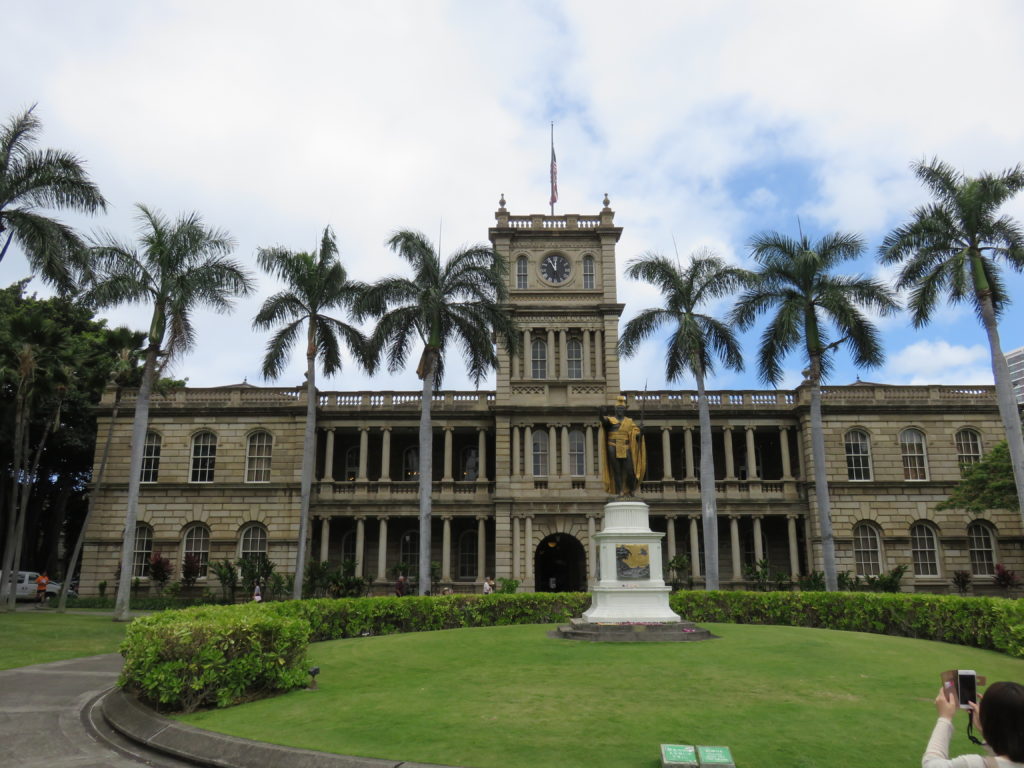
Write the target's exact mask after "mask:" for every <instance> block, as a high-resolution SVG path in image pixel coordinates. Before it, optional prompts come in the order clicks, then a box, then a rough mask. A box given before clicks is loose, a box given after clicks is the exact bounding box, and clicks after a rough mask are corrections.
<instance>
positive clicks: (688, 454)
mask: <svg viewBox="0 0 1024 768" xmlns="http://www.w3.org/2000/svg"><path fill="white" fill-rule="evenodd" d="M683 456H684V458H685V461H686V479H687V480H693V479H694V478H695V477H697V473H696V472H694V471H693V427H684V428H683Z"/></svg>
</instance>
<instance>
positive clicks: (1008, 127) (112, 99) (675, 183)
mask: <svg viewBox="0 0 1024 768" xmlns="http://www.w3.org/2000/svg"><path fill="white" fill-rule="evenodd" d="M4 27H5V34H4V48H5V54H6V55H5V59H6V62H7V63H6V65H5V77H4V80H3V85H2V87H0V120H3V121H6V120H7V119H9V117H10V116H12V115H14V114H16V113H18V112H20V111H22V110H24V109H25V108H27V107H29V106H31V105H32V104H36V105H37V106H36V114H37V115H38V117H39V118H40V119H41V121H42V122H43V134H42V140H41V142H40V145H41V146H43V147H56V148H60V149H65V150H69V151H72V152H74V153H75V154H76V155H78V156H79V157H80V158H82V159H83V160H84V161H85V162H86V165H87V169H88V172H89V173H90V175H91V177H92V178H93V180H94V181H95V182H96V183H97V184H99V186H100V188H101V190H102V192H103V194H104V195H105V196H106V198H107V200H108V201H109V210H108V211H107V213H106V214H104V215H100V216H96V217H84V216H78V215H74V214H69V213H66V212H64V213H60V214H58V217H59V218H62V219H63V220H65V221H67V222H69V223H71V224H72V225H74V226H76V227H78V228H79V229H80V230H81V231H82V232H84V233H87V234H88V233H100V232H108V233H112V234H114V235H115V236H117V237H119V238H122V239H132V238H133V237H134V235H135V232H136V226H137V223H136V221H135V218H134V216H135V209H134V206H135V204H136V203H144V204H146V205H147V206H150V207H152V208H156V209H158V210H160V211H163V212H164V213H165V214H167V215H168V216H171V217H174V216H177V215H178V214H180V213H187V212H191V211H197V212H199V213H200V214H201V215H202V217H203V219H204V221H205V222H206V223H207V224H208V225H210V226H212V227H216V228H219V229H223V230H226V231H227V232H229V233H230V234H231V235H232V236H233V237H234V238H235V240H236V243H237V247H236V249H235V251H234V256H235V258H237V259H238V260H239V261H240V262H241V263H242V264H244V265H246V266H247V267H248V268H250V269H251V270H252V271H253V273H254V274H257V275H258V286H259V287H258V290H257V292H256V294H255V295H254V296H252V297H251V298H248V299H245V300H241V301H238V302H237V304H236V308H235V311H234V312H233V313H232V314H230V315H227V316H221V315H215V314H211V313H208V312H198V313H197V314H196V316H195V323H196V327H197V330H198V334H199V337H198V343H197V344H196V346H195V348H194V349H193V350H192V351H191V353H190V354H188V355H187V356H186V357H184V358H182V359H180V360H178V361H177V362H176V364H175V366H174V369H173V371H172V373H173V375H175V376H176V377H180V378H187V379H188V381H189V384H190V385H191V386H218V385H224V384H232V383H238V382H240V381H242V380H248V381H249V383H252V384H258V385H268V386H295V385H298V384H300V383H301V382H302V378H303V375H302V372H303V369H304V360H303V359H302V356H301V353H302V351H301V350H300V349H296V350H295V351H294V354H293V358H292V362H291V364H290V366H289V367H288V369H287V370H286V371H285V373H284V374H283V375H282V377H281V378H280V379H278V380H276V381H273V382H268V381H265V380H264V379H262V378H261V377H260V367H261V360H262V357H263V353H264V349H265V345H266V342H267V338H268V334H266V333H261V332H254V331H253V330H252V329H251V321H252V317H253V316H254V315H255V314H256V312H257V311H258V309H259V306H260V304H261V303H262V302H263V300H264V299H265V298H266V297H267V296H269V295H271V294H272V293H274V292H276V291H277V290H279V289H280V286H279V285H276V284H275V283H274V281H273V280H271V279H270V278H269V277H268V276H267V275H265V274H259V270H258V268H257V266H256V259H255V254H256V251H257V249H258V248H260V247H267V246H278V245H280V246H284V247H286V248H289V249H291V250H295V251H302V250H312V249H314V248H315V247H317V245H318V244H319V240H320V235H321V233H322V231H323V229H324V227H325V226H327V225H330V226H331V227H332V228H333V229H334V231H335V233H336V236H337V241H338V247H339V251H340V254H341V259H342V262H343V264H344V265H345V266H346V268H347V269H348V272H349V276H350V277H351V278H353V279H357V280H364V281H373V280H376V279H378V278H380V277H383V276H385V275H392V274H397V273H400V272H401V270H402V264H401V263H400V262H399V260H398V259H397V258H396V257H395V256H393V255H392V254H391V253H390V252H389V251H388V249H387V247H386V245H385V241H386V239H387V238H388V236H389V235H390V234H391V233H392V232H393V231H395V230H398V229H416V230H420V231H422V232H424V233H426V234H427V236H428V237H429V238H430V239H431V240H433V241H434V242H438V241H439V242H440V250H441V252H442V253H448V252H450V251H452V250H453V249H455V248H457V247H459V246H461V245H467V244H473V243H480V242H486V240H487V228H488V227H489V226H491V225H492V224H493V223H494V212H495V210H496V209H497V207H498V199H499V197H500V196H501V195H502V194H504V196H505V198H506V200H507V207H508V210H509V212H510V213H512V214H529V213H544V212H547V210H548V208H547V202H548V194H549V186H548V185H549V179H548V164H549V156H550V147H549V142H550V125H551V122H552V121H553V122H554V123H555V148H556V151H557V153H558V185H559V202H558V204H557V205H556V208H555V213H556V214H558V213H583V214H596V213H597V212H598V211H599V210H600V208H601V200H602V198H603V196H604V195H605V193H607V194H608V196H609V198H610V199H611V207H612V209H613V210H614V211H615V223H616V224H617V225H618V226H621V227H623V235H622V239H621V240H620V242H619V245H618V264H617V269H618V273H619V281H618V299H619V301H620V302H622V303H624V304H625V306H626V308H625V311H624V313H623V321H626V320H628V319H629V318H630V317H632V316H633V315H635V314H636V313H637V312H638V311H640V310H641V309H643V308H645V307H650V306H656V305H658V304H659V303H660V295H659V294H658V292H657V291H656V290H655V289H653V288H651V287H650V286H645V285H643V284H638V283H635V282H632V281H628V280H627V279H625V278H624V277H623V276H622V273H623V270H624V268H625V265H626V263H627V262H628V260H629V259H631V258H634V257H636V256H638V255H640V254H643V253H646V252H650V251H653V252H658V253H663V254H666V255H670V256H671V255H674V254H675V253H678V254H679V256H680V257H681V258H682V259H683V260H684V261H685V259H686V258H687V256H688V255H689V254H690V253H693V252H694V251H697V250H698V249H701V248H711V249H713V250H714V251H716V252H717V253H718V254H719V255H721V256H722V257H723V258H725V259H727V260H728V261H730V262H732V263H735V264H737V265H741V266H746V267H752V266H753V263H752V262H751V260H750V259H749V256H748V243H749V240H750V238H751V236H752V235H754V234H756V233H759V232H763V231H766V230H777V231H779V232H782V233H784V234H787V235H792V236H796V235H797V234H798V232H799V231H801V230H802V231H803V232H804V233H805V234H807V235H809V236H810V237H812V238H815V239H816V238H818V237H820V236H822V235H824V234H827V233H831V232H836V231H842V232H853V233H858V234H860V235H861V236H862V237H863V238H864V240H865V242H866V243H867V249H866V251H865V254H864V257H863V258H862V259H861V260H859V261H856V262H850V263H849V265H848V269H847V270H846V271H848V272H849V273H851V274H854V273H857V274H864V275H872V276H876V277H878V278H880V279H883V280H886V281H888V282H890V283H891V282H892V279H893V277H894V274H895V271H894V270H893V269H892V268H885V269H883V268H882V267H881V266H880V265H879V264H878V262H877V260H876V258H875V254H876V251H877V248H878V246H879V244H880V243H881V242H882V240H883V238H884V237H885V235H886V233H887V232H889V231H890V230H891V229H892V228H893V227H896V226H898V225H900V224H901V223H904V222H906V221H907V220H908V218H909V215H910V212H911V211H912V210H913V209H914V208H915V207H916V206H918V205H921V204H923V203H925V202H927V200H928V196H927V194H926V192H925V190H924V189H923V188H922V187H921V186H920V184H919V183H918V181H917V180H916V179H915V177H914V176H913V173H912V171H911V169H910V164H911V162H912V161H919V160H924V159H930V158H932V157H939V158H941V159H943V160H945V161H946V162H948V163H950V164H951V165H953V166H955V167H956V168H958V169H960V170H962V171H964V172H966V173H968V174H977V173H980V172H982V171H1000V170H1003V169H1006V168H1010V167H1012V166H1014V165H1016V164H1017V163H1019V162H1022V161H1024V100H1022V99H1020V98H1019V94H1020V83H1021V76H1022V74H1024V47H1022V46H1021V45H1020V40H1021V36H1022V34H1024V5H1022V4H1020V3H1017V2H1013V1H1012V0H1006V1H996V0H978V2H974V3H970V4H968V3H963V2H961V1H960V0H922V1H921V2H917V1H915V0H901V1H900V2H892V0H884V1H882V2H875V1H873V0H863V1H861V2H857V3H824V2H820V0H808V1H807V2H803V1H797V0H773V2H770V3H765V2H757V1H756V0H749V1H740V0H720V1H718V2H710V1H709V2H692V1H689V0H675V1H674V2H644V1H643V0H641V1H639V2H637V1H635V2H632V3H629V4H623V3H613V2H604V1H603V0H581V1H580V2H576V1H575V0H568V1H562V2H555V1H553V0H543V1H542V0H537V1H536V2H516V3H512V2H505V3H481V2H472V1H471V0H464V1H463V0H452V1H450V2H441V1H432V2H427V3H412V2H389V3H354V2H327V1H326V0H324V1H322V2H303V1H302V0H293V1H292V2H289V3H287V4H282V3H280V2H261V1H254V0H244V1H235V0H230V1H229V0H218V2H215V3H211V2H208V1H205V2H202V1H200V0H194V1H193V0H188V1H186V0H180V1H177V2H169V1H168V0H153V2H146V3H128V2H112V1H109V0H93V2H89V3H80V2H71V1H70V0H51V1H50V2H45V3H18V4H11V5H10V6H9V7H8V8H7V9H6V11H5V13H4ZM1005 212H1006V213H1007V214H1009V215H1012V216H1014V217H1016V218H1017V219H1018V220H1024V195H1021V196H1020V197H1019V198H1017V199H1016V200H1014V201H1012V202H1011V203H1009V204H1007V206H1006V208H1005ZM29 273H30V270H29V267H28V265H27V262H26V261H25V259H24V257H23V255H22V254H21V253H20V252H18V250H17V248H16V247H13V246H12V248H11V250H10V251H9V253H8V255H7V257H6V258H5V259H4V260H3V262H2V263H0V285H8V284H10V283H12V282H14V281H15V280H19V279H22V278H24V277H26V276H28V275H29ZM1007 281H1008V286H1009V290H1010V293H1011V295H1015V296H1017V297H1019V299H1018V304H1017V305H1015V306H1012V307H1011V308H1010V309H1009V311H1007V313H1006V314H1005V316H1004V317H1003V319H1002V323H1001V327H1000V332H1001V334H1002V344H1003V348H1004V350H1006V351H1009V350H1012V349H1015V348H1017V347H1020V346H1024V330H1022V329H1024V308H1022V306H1021V304H1024V298H1020V297H1024V277H1022V276H1021V275H1018V274H1013V273H1010V274H1009V275H1008V277H1007ZM31 288H32V290H34V291H36V292H37V293H39V294H40V295H49V294H50V292H49V290H48V289H47V288H46V287H45V286H44V285H42V284H41V283H40V282H39V281H38V280H34V281H33V282H32V284H31ZM708 309H709V311H710V312H711V313H713V314H716V315H719V316H722V315H724V314H725V313H726V312H727V311H728V309H729V303H728V302H723V303H721V304H718V305H715V306H712V307H709V308H708ZM103 316H104V317H106V318H108V319H109V322H110V323H111V324H112V325H116V324H127V325H130V326H132V327H134V328H137V329H145V328H146V327H147V326H148V318H149V311H148V310H147V309H146V308H143V307H124V308H120V309H117V310H113V311H108V312H105V313H103ZM879 326H880V329H881V332H882V334H883V337H884V340H885V346H886V354H887V357H886V362H885V364H884V365H883V366H882V367H881V368H876V369H868V370H858V369H856V368H855V367H854V366H853V365H852V362H851V360H850V358H849V355H848V354H847V353H845V352H840V354H839V356H838V357H837V359H836V364H835V369H834V372H833V374H832V376H831V379H830V382H831V383H834V384H848V383H851V382H853V381H855V380H856V378H857V377H858V376H859V377H860V378H862V379H864V380H867V381H877V382H885V383H889V384H906V385H910V384H925V383H929V384H964V385H968V384H991V383H992V372H991V367H990V361H989V352H988V345H987V342H986V339H985V335H984V333H983V331H982V329H981V327H980V325H979V324H978V322H977V319H976V318H975V316H974V314H973V312H972V311H971V310H970V308H969V307H965V306H959V307H948V306H945V307H943V308H942V309H941V311H939V312H937V313H936V316H935V318H934V320H933V322H932V323H931V324H930V325H929V326H927V327H925V328H922V329H919V330H915V329H913V328H912V327H911V324H910V322H909V318H908V316H907V315H906V313H900V314H899V315H897V316H894V317H890V318H883V319H880V320H879ZM760 332H761V326H758V327H756V328H754V329H753V330H752V331H750V332H748V333H747V334H745V335H743V336H742V341H743V344H744V351H745V355H746V358H747V360H748V365H747V370H746V371H744V372H742V373H734V372H731V371H721V370H720V371H719V372H718V373H717V375H715V376H714V377H712V378H711V379H710V381H709V382H708V387H709V388H711V389H763V388H765V385H764V384H763V383H762V382H761V381H760V380H759V378H758V375H757V370H756V364H755V362H754V361H755V360H756V349H757V343H758V338H759V336H760ZM415 365H416V359H415V356H414V359H412V360H411V361H410V365H409V370H407V371H404V372H401V373H398V374H387V373H385V374H377V375H376V376H374V377H372V378H371V377H369V376H367V375H366V374H365V373H363V372H362V371H361V370H360V369H359V368H358V367H357V366H356V365H355V364H353V363H351V362H347V363H346V365H345V367H344V369H343V370H342V372H341V373H340V374H338V375H335V376H333V377H330V378H325V377H322V376H321V377H320V378H319V379H318V385H319V387H320V388H321V389H328V390H361V389H371V390H380V389H394V390H418V389H419V382H418V380H417V379H416V377H415V372H414V370H413V369H414V368H415ZM664 367H665V366H664V348H663V346H662V345H661V344H660V343H658V342H657V341H651V342H650V343H648V344H647V345H646V346H645V347H644V348H643V349H642V350H641V351H640V353H639V354H638V355H637V359H636V364H632V363H631V364H630V365H628V366H625V367H624V369H623V374H622V382H621V384H622V387H623V388H624V389H643V388H645V387H646V388H648V389H651V390H657V389H664V388H682V389H686V388H692V387H693V386H694V384H693V380H692V378H684V379H682V380H680V381H677V382H674V383H668V382H666V381H665V376H664ZM803 367H804V362H803V361H802V360H801V359H800V357H799V356H797V355H794V356H791V357H788V358H787V359H786V360H785V361H784V363H783V368H784V370H785V377H784V381H783V382H782V385H781V386H782V387H783V388H786V387H792V386H795V385H796V384H798V383H799V381H800V379H801V376H800V373H799V372H800V370H801V369H802V368H803ZM491 386H493V376H492V377H491V379H490V380H488V381H485V382H483V383H482V384H481V387H482V388H487V387H491ZM444 388H445V389H471V388H473V384H472V383H471V382H470V381H469V380H468V378H467V377H466V376H465V374H464V372H463V370H462V366H461V365H460V364H459V362H458V360H457V359H455V360H452V361H451V362H449V364H448V366H447V375H446V379H445V381H444Z"/></svg>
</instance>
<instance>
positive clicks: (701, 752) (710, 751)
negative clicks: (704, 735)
mask: <svg viewBox="0 0 1024 768" xmlns="http://www.w3.org/2000/svg"><path fill="white" fill-rule="evenodd" d="M697 756H698V757H699V758H700V764H701V765H702V766H704V765H716V766H720V767H721V768H736V763H734V762H733V761H732V752H730V751H729V748H728V747H697Z"/></svg>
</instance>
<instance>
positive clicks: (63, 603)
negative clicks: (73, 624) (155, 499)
mask: <svg viewBox="0 0 1024 768" xmlns="http://www.w3.org/2000/svg"><path fill="white" fill-rule="evenodd" d="M120 406H121V387H117V389H116V390H115V391H114V409H113V411H112V412H111V414H110V425H109V426H108V427H107V439H106V442H105V443H104V444H103V456H102V457H100V468H99V471H98V472H97V473H96V485H94V486H93V490H92V493H90V494H89V497H88V504H89V509H88V511H87V512H86V513H85V520H84V522H83V523H82V529H81V530H80V531H79V532H78V539H76V540H75V549H74V551H73V552H72V553H71V561H70V562H69V563H68V570H67V573H65V574H64V583H63V584H61V586H60V602H59V603H58V604H57V613H64V611H66V610H67V605H68V589H70V588H71V577H72V576H74V575H75V569H76V568H77V567H78V558H80V557H81V556H82V545H83V544H84V543H85V532H86V531H88V530H89V521H90V520H91V519H92V511H93V508H94V506H95V505H94V504H93V497H94V496H95V497H96V498H99V496H100V491H101V490H102V489H103V476H104V475H105V474H106V471H107V459H109V458H110V446H111V445H112V444H113V442H114V425H115V424H116V423H117V411H118V409H119V408H120ZM133 546H134V544H133Z"/></svg>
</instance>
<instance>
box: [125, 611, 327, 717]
mask: <svg viewBox="0 0 1024 768" xmlns="http://www.w3.org/2000/svg"><path fill="white" fill-rule="evenodd" d="M261 608H262V606H260V605H258V604H252V605H249V604H247V605H237V606H216V607H202V608H191V609H188V610H184V611H174V612H165V613H158V614H154V615H153V616H146V617H143V618H140V619H136V620H135V621H133V622H132V623H131V624H130V625H129V627H128V631H127V633H126V635H125V639H124V642H123V643H122V644H121V653H122V655H123V656H124V657H125V663H124V668H123V669H122V671H121V678H120V681H119V683H120V685H121V686H123V687H125V688H128V689H130V690H133V691H135V692H137V693H138V694H139V696H140V697H141V698H143V699H145V700H147V701H149V702H152V703H153V704H156V705H158V706H160V707H165V708H168V709H173V710H183V711H185V712H192V711H194V710H195V709H196V708H197V707H202V706H213V705H216V706H218V707H225V706H228V705H229V704H235V703H238V702H241V701H245V700H248V699H252V698H257V697H260V696H265V695H267V694H269V693H272V692H276V691H285V690H289V689H291V688H297V687H300V686H301V685H303V684H304V682H305V679H306V647H307V645H308V643H309V623H308V622H306V621H303V620H302V619H300V618H295V617H291V616H286V615H281V614H279V613H274V612H270V611H264V610H260V609H261Z"/></svg>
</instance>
